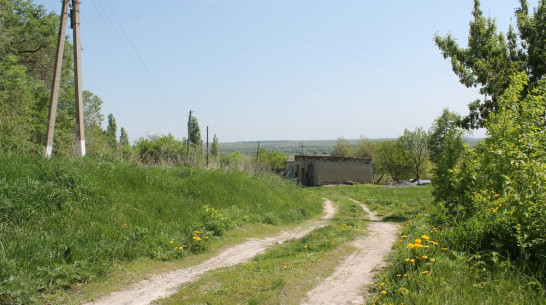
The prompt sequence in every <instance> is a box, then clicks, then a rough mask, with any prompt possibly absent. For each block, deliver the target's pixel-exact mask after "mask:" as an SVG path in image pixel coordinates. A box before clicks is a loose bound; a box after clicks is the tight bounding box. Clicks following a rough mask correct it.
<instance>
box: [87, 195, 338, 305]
mask: <svg viewBox="0 0 546 305" xmlns="http://www.w3.org/2000/svg"><path fill="white" fill-rule="evenodd" d="M323 209H324V213H325V215H324V216H323V217H322V219H321V220H320V221H312V222H308V223H306V224H304V225H302V226H300V227H298V228H297V229H296V230H293V231H290V232H286V231H285V232H281V233H280V234H279V235H277V236H274V237H268V238H261V239H258V238H254V239H250V240H248V241H246V242H244V243H242V244H238V245H235V246H233V247H231V248H228V249H226V250H224V251H223V252H221V253H220V254H218V255H217V256H215V257H213V258H211V259H209V260H207V261H205V262H204V263H201V264H199V265H197V266H193V267H189V268H184V269H179V270H175V271H172V272H168V273H164V274H159V275H156V276H154V277H152V278H151V279H149V280H143V281H141V282H138V283H135V284H134V285H132V286H131V287H129V288H127V289H125V290H121V291H117V292H113V293H111V294H110V295H107V296H105V297H103V298H101V299H100V300H98V301H96V302H93V303H88V304H89V305H91V304H93V305H112V304H135V305H136V304H149V303H150V302H152V301H154V300H157V299H161V298H166V297H168V296H170V295H172V294H174V293H175V292H176V288H177V287H178V286H180V285H181V284H183V283H187V282H191V281H195V280H197V279H198V278H199V276H201V275H202V274H203V273H205V272H207V271H211V270H214V269H218V268H222V267H228V266H233V265H236V264H239V263H242V262H246V261H248V260H249V259H251V258H252V257H254V256H256V255H258V254H260V253H263V252H265V251H266V250H267V248H268V247H270V246H272V245H275V244H280V243H283V242H285V241H287V240H290V239H297V238H301V237H303V236H305V235H307V234H309V232H311V231H313V230H315V229H317V228H320V227H323V226H325V225H326V223H327V222H326V221H327V220H328V219H330V218H332V216H334V214H335V212H336V209H335V207H334V206H333V204H332V202H331V201H329V200H327V199H324V208H323Z"/></svg>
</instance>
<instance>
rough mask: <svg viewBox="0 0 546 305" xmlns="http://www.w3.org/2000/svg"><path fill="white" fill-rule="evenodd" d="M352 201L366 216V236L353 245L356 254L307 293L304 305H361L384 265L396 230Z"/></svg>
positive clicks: (394, 226) (396, 228)
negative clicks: (367, 217)
mask: <svg viewBox="0 0 546 305" xmlns="http://www.w3.org/2000/svg"><path fill="white" fill-rule="evenodd" d="M351 200H352V199H351ZM352 201H353V202H355V203H358V204H360V206H361V207H362V209H364V210H365V211H366V212H367V213H368V214H369V219H370V224H369V225H368V235H367V236H364V237H362V238H359V239H357V240H355V241H353V242H352V245H353V246H354V247H355V248H356V250H355V251H354V252H353V253H352V254H351V255H350V256H349V257H347V258H346V259H345V261H343V262H342V263H341V265H339V266H338V267H337V268H336V270H335V271H334V273H333V274H332V275H331V276H330V277H328V278H327V279H325V280H324V281H323V282H322V283H320V284H319V285H318V286H317V287H315V288H314V289H313V290H311V291H309V292H308V294H307V299H306V300H305V302H304V303H303V304H309V305H318V304H322V305H326V304H335V305H340V304H363V303H364V301H365V300H364V298H363V296H362V291H363V290H364V289H365V287H366V286H367V285H369V284H371V283H372V279H373V275H374V270H376V269H377V268H381V267H382V266H384V265H385V259H384V258H385V257H386V256H387V255H388V253H389V252H390V250H391V248H392V245H393V244H394V242H395V241H396V234H397V231H398V226H396V225H394V224H391V223H386V222H382V221H381V220H380V219H379V218H377V217H376V215H375V213H373V212H371V211H370V210H369V209H368V208H367V207H366V206H365V205H363V204H362V203H360V202H358V201H356V200H352Z"/></svg>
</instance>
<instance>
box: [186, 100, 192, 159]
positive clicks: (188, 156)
mask: <svg viewBox="0 0 546 305" xmlns="http://www.w3.org/2000/svg"><path fill="white" fill-rule="evenodd" d="M191 112H192V110H190V116H189V118H188V145H187V146H188V151H187V152H186V162H188V163H189V162H190V136H191Z"/></svg>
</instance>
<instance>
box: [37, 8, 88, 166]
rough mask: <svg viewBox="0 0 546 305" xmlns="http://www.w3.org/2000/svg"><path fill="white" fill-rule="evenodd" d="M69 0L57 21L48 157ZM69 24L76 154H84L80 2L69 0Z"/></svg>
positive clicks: (53, 130)
mask: <svg viewBox="0 0 546 305" xmlns="http://www.w3.org/2000/svg"><path fill="white" fill-rule="evenodd" d="M69 1H70V0H63V2H62V8H61V17H60V22H59V36H58V37H57V53H56V56H55V67H54V72H53V82H52V85H51V87H52V88H51V96H50V104H49V115H48V124H47V130H46V143H45V148H44V157H46V158H50V157H51V154H52V153H53V135H54V134H55V118H56V115H57V101H58V99H59V88H60V84H61V70H62V66H63V53H64V40H65V37H66V25H67V23H68V12H69V7H70V5H69ZM71 1H72V9H71V10H70V20H71V22H70V24H71V27H72V29H73V37H72V38H73V43H74V83H75V85H74V89H75V91H76V119H77V122H76V130H77V136H76V137H77V139H76V140H77V142H76V146H77V149H78V154H79V155H80V156H82V157H83V156H85V133H84V127H83V98H82V87H81V83H82V77H81V44H80V2H79V0H71Z"/></svg>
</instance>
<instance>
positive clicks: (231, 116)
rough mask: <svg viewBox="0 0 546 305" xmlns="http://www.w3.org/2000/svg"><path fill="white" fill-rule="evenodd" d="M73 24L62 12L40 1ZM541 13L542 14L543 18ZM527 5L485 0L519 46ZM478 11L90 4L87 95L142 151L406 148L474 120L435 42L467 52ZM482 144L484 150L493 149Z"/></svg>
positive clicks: (287, 4) (402, 0) (470, 95)
mask: <svg viewBox="0 0 546 305" xmlns="http://www.w3.org/2000/svg"><path fill="white" fill-rule="evenodd" d="M34 2H35V3H38V4H43V5H44V6H45V7H46V9H48V10H50V11H51V10H52V11H55V12H57V13H59V12H60V6H61V1H60V0H35V1H34ZM536 2H537V1H536V0H532V1H530V4H531V5H532V6H533V7H534V6H536ZM518 3H519V1H517V0H483V1H482V10H483V11H484V13H485V14H486V16H487V15H489V16H491V17H494V18H496V19H497V23H498V26H499V28H500V29H501V30H502V31H503V32H506V31H507V29H508V25H509V24H510V23H515V21H514V20H511V19H514V17H513V16H514V9H515V8H516V7H517V6H518ZM472 6H473V1H472V0H458V1H432V0H428V1H425V0H414V1H407V0H394V1H363V0H344V1H332V0H330V1H326V0H269V1H266V0H222V1H220V0H176V1H174V0H165V1H139V0H132V1H129V0H83V1H82V3H81V18H82V22H81V36H82V47H83V52H82V57H83V59H82V64H83V87H84V89H86V90H90V91H92V92H94V93H95V94H97V95H98V96H99V97H101V98H102V99H103V101H104V104H103V113H104V114H108V113H113V114H114V116H115V117H116V120H117V123H118V127H124V128H125V129H126V130H127V132H128V134H129V137H130V139H131V141H134V140H136V139H137V138H139V137H143V136H148V135H164V134H168V133H172V134H173V135H174V136H175V137H177V138H182V137H184V136H185V135H186V134H187V129H186V123H187V116H188V111H189V110H190V109H192V110H194V111H195V116H196V117H197V119H198V121H199V125H200V127H201V130H202V132H203V137H205V132H204V131H205V129H206V126H209V128H210V133H211V138H212V134H217V135H218V137H219V139H220V141H221V142H232V141H253V140H329V139H336V138H338V137H345V138H347V139H355V138H358V137H360V136H365V137H368V138H385V137H397V136H399V135H400V134H402V133H403V131H404V128H408V129H414V128H416V127H420V126H422V127H424V128H429V127H430V126H431V124H432V122H433V121H434V119H435V118H436V117H437V116H438V115H439V114H440V113H441V111H442V109H443V108H445V107H448V108H449V109H451V110H453V111H456V112H458V113H460V114H466V113H467V104H468V102H470V101H472V100H474V99H476V98H478V97H479V96H478V93H477V89H468V88H465V87H464V86H463V85H461V84H460V83H459V82H458V79H457V77H456V76H455V75H454V74H453V72H452V71H451V66H450V64H449V61H448V60H445V59H444V58H443V57H442V55H441V53H440V51H439V50H438V48H437V47H436V45H435V44H434V41H433V36H434V34H435V33H439V34H441V35H445V34H447V33H452V34H453V35H454V36H455V37H456V38H457V39H458V41H459V42H460V44H462V45H466V40H467V35H468V24H469V21H470V20H471V18H472V16H471V11H472ZM483 135H484V132H483V131H479V132H475V133H474V136H483Z"/></svg>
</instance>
